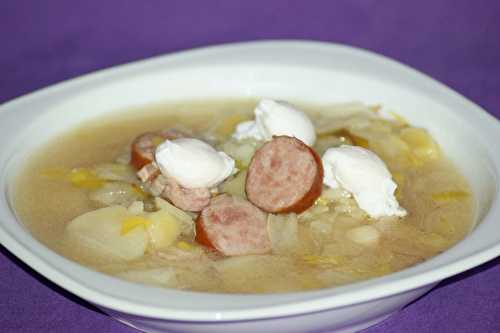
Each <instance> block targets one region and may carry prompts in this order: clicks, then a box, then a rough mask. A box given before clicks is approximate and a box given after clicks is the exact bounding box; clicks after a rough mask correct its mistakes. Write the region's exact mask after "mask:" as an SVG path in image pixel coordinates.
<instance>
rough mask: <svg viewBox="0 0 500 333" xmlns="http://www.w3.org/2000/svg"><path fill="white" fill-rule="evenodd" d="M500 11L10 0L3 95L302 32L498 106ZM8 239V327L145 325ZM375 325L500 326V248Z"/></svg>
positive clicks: (430, 4)
mask: <svg viewBox="0 0 500 333" xmlns="http://www.w3.org/2000/svg"><path fill="white" fill-rule="evenodd" d="M499 20H500V1H486V0H484V1H455V0H448V1H415V2H410V1H399V0H395V1H382V0H379V1H375V0H365V1H361V0H355V1H300V2H299V1H272V2H271V1H255V0H254V1H246V2H244V1H211V2H208V1H78V2H77V1H63V0H60V1H18V0H10V1H6V0H2V1H1V2H0V42H1V44H0V45H1V46H0V102H5V101H7V100H9V99H12V98H14V97H17V96H20V95H23V94H25V93H28V92H31V91H33V90H36V89H39V88H42V87H45V86H47V85H50V84H53V83H56V82H59V81H61V80H65V79H69V78H73V77H76V76H79V75H81V74H84V73H88V72H91V71H94V70H97V69H101V68H105V67H109V66H112V65H116V64H122V63H126V62H130V61H133V60H137V59H143V58H147V57H150V56H154V55H159V54H163V53H168V52H172V51H177V50H182V49H187V48H192V47H197V46H204V45H211V44H218V43H225V42H234V41H243V40H256V39H277V38H294V39H315V40H322V41H332V42H338V43H346V44H350V45H354V46H359V47H362V48H366V49H369V50H373V51H375V52H379V53H381V54H384V55H387V56H389V57H392V58H394V59H396V60H399V61H401V62H403V63H405V64H408V65H410V66H412V67H415V68H417V69H418V70H420V71H423V72H424V73H427V74H429V75H430V76H432V77H434V78H436V79H437V80H439V81H441V82H444V83H445V84H447V85H448V86H450V87H451V88H453V89H455V90H457V91H458V92H460V93H461V94H463V95H465V96H466V97H468V98H470V99H471V100H472V101H474V102H476V103H478V104H479V105H481V106H482V107H484V108H485V109H486V110H488V111H489V112H491V113H492V114H494V115H495V116H496V117H497V118H498V117H499V116H500V23H499ZM499 232H500V230H499ZM0 250H1V252H0V327H1V328H0V330H2V331H4V332H49V331H50V332H118V333H124V332H134V330H133V329H131V328H128V327H125V326H124V325H122V324H120V323H118V322H115V321H114V320H112V319H111V318H109V317H107V316H106V315H104V314H102V313H101V312H99V311H98V310H96V309H95V308H93V307H92V306H90V305H88V304H87V303H86V302H85V301H83V300H80V299H78V298H77V297H75V296H73V295H71V294H69V293H67V292H65V291H64V290H62V289H60V288H58V287H57V286H55V285H53V284H52V283H50V282H48V281H47V280H45V279H44V278H42V277H40V276H39V275H38V274H37V273H35V272H33V271H32V270H31V269H29V268H27V267H26V266H25V265H24V264H22V263H21V262H20V261H18V260H17V259H15V258H14V257H13V256H12V255H11V254H10V253H8V251H6V250H5V249H4V248H3V247H0ZM366 332H367V333H368V332H369V333H381V332H385V333H388V332H500V259H498V258H497V259H496V260H493V261H491V262H489V263H487V264H485V265H483V266H481V267H478V268H476V269H473V270H471V271H468V272H465V273H464V274H461V275H459V276H456V277H453V278H451V279H448V280H446V281H444V282H443V283H441V284H440V285H439V287H437V288H435V289H434V290H432V291H431V292H430V293H429V294H427V295H426V296H424V297H423V298H421V299H419V300H417V301H416V302H414V303H412V304H410V305H408V306H407V307H406V308H405V309H403V310H402V311H401V312H399V313H397V314H395V315H394V316H392V317H391V318H389V319H388V320H386V321H385V322H383V323H381V324H379V325H376V326H374V327H372V328H370V329H368V330H366Z"/></svg>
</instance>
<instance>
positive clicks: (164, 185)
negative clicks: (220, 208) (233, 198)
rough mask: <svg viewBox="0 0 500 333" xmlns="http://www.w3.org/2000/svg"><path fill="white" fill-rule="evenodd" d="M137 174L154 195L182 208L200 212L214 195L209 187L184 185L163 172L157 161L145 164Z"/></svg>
mask: <svg viewBox="0 0 500 333" xmlns="http://www.w3.org/2000/svg"><path fill="white" fill-rule="evenodd" d="M137 176H138V177H139V179H140V180H141V181H142V182H143V183H145V184H146V185H147V189H148V190H149V192H151V194H152V195H153V196H161V197H162V198H164V199H166V200H168V201H169V202H171V203H172V204H173V205H174V206H176V207H178V208H180V209H183V210H188V211H191V212H200V211H201V210H202V209H203V208H205V207H206V206H207V205H208V204H209V203H210V198H211V196H212V195H211V193H210V190H209V189H208V188H204V187H203V188H202V187H200V188H185V187H182V186H181V185H179V183H177V182H176V181H175V179H173V178H172V177H169V176H167V175H164V174H162V173H161V171H160V168H159V167H158V166H157V165H156V163H155V162H151V163H149V164H146V165H145V166H143V167H142V168H141V169H140V170H139V171H138V172H137Z"/></svg>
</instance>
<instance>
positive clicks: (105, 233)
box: [66, 206, 148, 260]
mask: <svg viewBox="0 0 500 333" xmlns="http://www.w3.org/2000/svg"><path fill="white" fill-rule="evenodd" d="M129 216H130V213H129V211H128V210H127V208H125V207H122V206H111V207H106V208H101V209H97V210H93V211H91V212H88V213H85V214H82V215H80V216H78V217H76V218H75V219H73V220H72V221H71V222H70V223H69V224H68V225H67V227H66V237H70V238H71V239H72V240H73V241H74V242H75V243H76V244H77V245H78V246H81V247H82V249H84V250H85V251H89V252H92V254H93V255H95V256H97V257H100V258H103V259H108V260H117V259H118V260H133V259H137V258H139V257H141V256H143V255H144V252H145V251H146V247H147V244H148V235H147V233H146V230H145V229H144V228H143V227H137V228H133V229H132V230H130V231H129V232H127V233H126V234H123V235H122V232H121V231H122V223H123V221H124V220H125V219H126V218H127V217H129Z"/></svg>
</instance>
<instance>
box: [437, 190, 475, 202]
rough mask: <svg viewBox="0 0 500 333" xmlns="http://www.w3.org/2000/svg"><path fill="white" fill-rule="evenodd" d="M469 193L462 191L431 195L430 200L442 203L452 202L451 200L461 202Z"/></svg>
mask: <svg viewBox="0 0 500 333" xmlns="http://www.w3.org/2000/svg"><path fill="white" fill-rule="evenodd" d="M468 196H469V193H467V192H464V191H448V192H439V193H434V194H432V200H434V201H438V202H443V201H452V200H461V199H464V198H467V197H468Z"/></svg>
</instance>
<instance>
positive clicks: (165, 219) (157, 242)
mask: <svg viewBox="0 0 500 333" xmlns="http://www.w3.org/2000/svg"><path fill="white" fill-rule="evenodd" d="M147 219H148V220H149V221H150V222H151V223H150V225H149V226H148V228H147V230H148V233H149V236H150V239H151V245H152V246H153V247H154V248H155V249H163V248H166V247H169V246H170V245H172V244H173V243H174V242H175V240H176V239H177V237H179V235H180V234H181V231H182V229H181V228H182V226H181V223H180V222H179V221H178V220H177V219H175V218H174V217H173V216H172V215H170V214H169V213H167V212H166V211H164V210H159V211H157V212H154V213H149V214H147Z"/></svg>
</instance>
